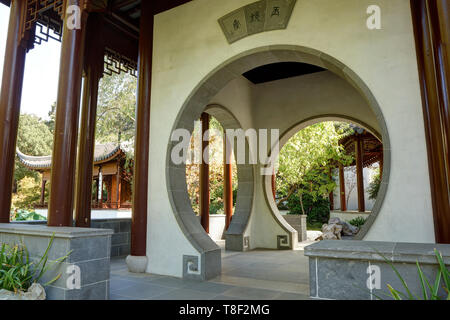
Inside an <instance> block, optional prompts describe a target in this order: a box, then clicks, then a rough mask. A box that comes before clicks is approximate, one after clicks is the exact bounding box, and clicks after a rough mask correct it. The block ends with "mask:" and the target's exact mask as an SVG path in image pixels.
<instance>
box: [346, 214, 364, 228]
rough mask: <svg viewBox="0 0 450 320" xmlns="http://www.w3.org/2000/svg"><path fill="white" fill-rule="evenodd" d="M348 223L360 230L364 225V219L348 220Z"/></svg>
mask: <svg viewBox="0 0 450 320" xmlns="http://www.w3.org/2000/svg"><path fill="white" fill-rule="evenodd" d="M348 223H350V224H351V225H352V226H355V227H358V228H361V227H362V226H363V225H364V223H366V219H364V218H363V217H356V218H354V219H352V220H350V221H349V222H348Z"/></svg>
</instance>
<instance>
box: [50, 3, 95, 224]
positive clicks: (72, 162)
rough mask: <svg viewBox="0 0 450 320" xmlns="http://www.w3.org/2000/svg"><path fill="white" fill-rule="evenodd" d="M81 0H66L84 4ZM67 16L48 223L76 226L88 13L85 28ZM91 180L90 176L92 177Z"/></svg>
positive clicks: (84, 17) (84, 20)
mask: <svg viewBox="0 0 450 320" xmlns="http://www.w3.org/2000/svg"><path fill="white" fill-rule="evenodd" d="M80 2H81V0H69V1H66V5H67V6H69V5H80V4H81V3H80ZM67 19H70V17H69V16H66V17H65V19H64V27H63V37H62V45H61V62H60V70H59V82H58V97H57V102H56V119H55V135H54V139H53V142H54V144H53V153H52V157H53V158H52V173H51V190H50V202H49V209H48V225H49V226H52V227H69V226H72V220H73V207H74V190H75V169H76V161H77V140H78V139H77V137H78V116H79V111H80V96H81V82H82V81H81V77H82V70H83V54H80V53H83V52H84V37H85V31H86V14H85V13H84V14H83V18H82V25H81V29H78V30H77V29H74V30H69V29H68V28H67ZM89 181H90V180H89Z"/></svg>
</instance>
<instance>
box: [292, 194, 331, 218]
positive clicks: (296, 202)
mask: <svg viewBox="0 0 450 320" xmlns="http://www.w3.org/2000/svg"><path fill="white" fill-rule="evenodd" d="M287 207H288V209H289V214H302V213H303V210H302V207H301V203H300V197H299V195H298V194H293V195H292V196H291V197H289V199H288V203H287ZM303 208H304V211H305V213H306V215H307V218H306V220H307V222H308V223H309V224H315V223H318V224H320V225H322V224H323V223H327V222H328V220H330V201H329V199H328V198H323V197H318V198H316V199H314V197H313V196H312V195H310V194H304V195H303Z"/></svg>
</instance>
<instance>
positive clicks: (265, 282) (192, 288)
mask: <svg viewBox="0 0 450 320" xmlns="http://www.w3.org/2000/svg"><path fill="white" fill-rule="evenodd" d="M218 244H219V245H221V246H222V247H223V243H218ZM308 244H309V243H308ZM305 245H307V244H306V243H304V244H303V245H302V247H303V246H305ZM308 298H309V270H308V258H306V257H305V256H304V255H303V249H302V248H300V250H296V251H276V250H255V251H251V252H245V253H244V252H228V251H225V250H222V275H220V276H219V277H217V278H215V279H212V280H209V281H204V282H197V281H190V280H183V279H179V278H173V277H167V276H160V275H153V274H133V273H129V272H128V270H127V267H126V264H125V260H124V259H123V258H115V259H112V260H111V286H110V299H111V300H274V299H276V300H305V299H308Z"/></svg>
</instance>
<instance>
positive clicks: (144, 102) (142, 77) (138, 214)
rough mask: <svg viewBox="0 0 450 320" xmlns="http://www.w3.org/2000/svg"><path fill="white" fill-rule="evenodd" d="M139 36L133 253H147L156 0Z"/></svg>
mask: <svg viewBox="0 0 450 320" xmlns="http://www.w3.org/2000/svg"><path fill="white" fill-rule="evenodd" d="M141 9H142V19H141V29H140V37H139V66H138V74H139V79H138V91H137V108H136V141H135V148H134V178H133V211H132V221H131V256H136V257H145V256H146V255H147V249H146V248H147V213H148V202H147V201H148V160H149V140H150V102H151V87H152V56H153V55H152V53H153V3H152V2H151V1H143V2H142V4H141Z"/></svg>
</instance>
